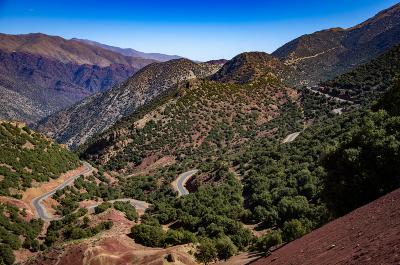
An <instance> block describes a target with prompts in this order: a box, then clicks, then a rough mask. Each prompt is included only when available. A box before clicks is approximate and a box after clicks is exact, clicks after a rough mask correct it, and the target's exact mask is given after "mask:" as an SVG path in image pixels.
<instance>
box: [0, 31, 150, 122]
mask: <svg viewBox="0 0 400 265" xmlns="http://www.w3.org/2000/svg"><path fill="white" fill-rule="evenodd" d="M0 40H1V41H0V83H1V84H2V90H1V93H2V94H3V95H4V98H3V99H5V98H7V100H6V105H5V106H4V105H3V107H2V108H1V111H0V117H1V118H4V119H12V120H21V121H25V122H29V123H32V122H36V121H37V120H39V119H41V118H44V117H46V116H47V115H50V114H51V113H54V112H56V111H58V110H61V109H62V108H65V107H68V106H70V105H72V104H74V103H75V102H77V101H79V100H81V99H83V98H85V97H87V96H89V95H91V94H94V93H97V92H102V91H105V90H107V89H108V88H110V87H112V86H113V85H115V84H117V83H120V82H122V81H125V80H126V79H127V78H128V77H129V76H131V75H132V74H133V73H135V72H136V71H138V70H139V69H140V68H142V67H143V66H145V65H147V64H149V63H151V62H153V60H146V59H141V58H128V57H123V56H121V55H120V54H115V53H112V52H110V51H108V50H102V49H101V48H93V47H92V46H90V45H86V46H85V44H82V43H80V42H75V41H68V40H64V39H62V38H60V37H54V36H47V35H44V34H28V35H6V34H0ZM13 102H19V103H21V105H19V106H18V107H17V108H16V106H15V105H13Z"/></svg>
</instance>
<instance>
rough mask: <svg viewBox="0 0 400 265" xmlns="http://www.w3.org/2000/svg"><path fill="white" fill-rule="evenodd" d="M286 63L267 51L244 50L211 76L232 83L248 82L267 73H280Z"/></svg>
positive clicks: (213, 78) (216, 79)
mask: <svg viewBox="0 0 400 265" xmlns="http://www.w3.org/2000/svg"><path fill="white" fill-rule="evenodd" d="M283 69H284V65H283V64H282V63H281V62H280V61H279V60H278V59H277V58H275V57H273V56H272V55H270V54H268V53H265V52H244V53H241V54H239V55H237V56H235V57H234V58H232V60H230V61H228V62H227V63H225V64H224V66H223V67H222V68H221V69H220V70H219V71H218V72H217V73H216V74H215V75H213V76H212V77H211V79H212V80H215V81H220V82H228V83H229V82H230V83H239V84H243V83H248V82H251V81H253V80H255V79H256V78H257V77H260V76H262V75H265V74H267V73H273V74H275V75H279V73H280V72H281V71H282V70H283Z"/></svg>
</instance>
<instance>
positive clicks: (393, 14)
mask: <svg viewBox="0 0 400 265" xmlns="http://www.w3.org/2000/svg"><path fill="white" fill-rule="evenodd" d="M399 32H400V4H397V5H395V6H393V7H391V8H389V9H387V10H384V11H382V12H380V13H378V14H377V15H376V16H375V17H373V18H371V19H369V20H367V21H365V22H363V23H361V24H359V25H357V26H354V27H352V28H349V29H341V28H334V29H328V30H323V31H319V32H315V33H313V34H308V35H304V36H301V37H299V38H297V39H295V40H293V41H291V42H289V43H287V44H285V45H284V46H282V47H281V48H279V49H277V50H276V51H275V52H274V53H273V54H272V55H274V56H276V57H277V58H279V59H281V60H282V61H283V62H284V63H285V64H286V65H288V66H290V67H291V68H292V69H295V70H296V71H297V76H296V82H295V83H296V84H315V83H317V82H319V81H325V80H327V79H331V78H333V77H335V76H337V75H339V74H342V73H345V72H347V71H349V70H351V69H353V68H354V67H355V66H357V65H360V64H363V63H366V62H368V61H370V60H371V59H373V58H375V57H377V56H378V55H380V54H382V53H383V52H385V51H387V50H389V49H390V48H391V47H393V46H394V45H397V44H399V43H400V34H399Z"/></svg>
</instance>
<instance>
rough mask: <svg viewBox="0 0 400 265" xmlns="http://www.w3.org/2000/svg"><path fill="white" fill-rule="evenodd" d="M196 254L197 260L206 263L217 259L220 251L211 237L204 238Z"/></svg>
mask: <svg viewBox="0 0 400 265" xmlns="http://www.w3.org/2000/svg"><path fill="white" fill-rule="evenodd" d="M194 256H195V258H196V260H197V261H199V262H202V263H204V264H206V265H207V264H208V263H210V262H213V261H215V260H216V259H217V257H218V252H217V248H216V247H215V244H214V242H213V241H212V240H210V239H203V240H202V241H201V242H200V244H199V246H198V247H197V250H196V253H195V254H194Z"/></svg>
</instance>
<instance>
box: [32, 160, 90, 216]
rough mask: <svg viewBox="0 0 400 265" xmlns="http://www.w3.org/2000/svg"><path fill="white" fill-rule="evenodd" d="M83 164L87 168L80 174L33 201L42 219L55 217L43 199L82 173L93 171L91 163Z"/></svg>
mask: <svg viewBox="0 0 400 265" xmlns="http://www.w3.org/2000/svg"><path fill="white" fill-rule="evenodd" d="M83 165H84V167H85V168H84V169H83V170H82V171H81V172H79V174H76V175H74V176H73V177H71V178H69V179H68V180H67V181H65V182H64V183H62V184H61V185H59V186H57V187H56V188H55V189H53V190H51V191H49V192H47V193H45V194H42V195H40V196H39V197H36V198H34V199H33V200H32V201H31V204H32V206H33V207H34V208H35V210H36V212H37V215H38V216H39V217H40V218H41V219H43V220H44V221H51V220H54V219H55V218H53V217H52V216H51V215H49V214H48V213H47V211H46V208H45V207H44V206H43V205H42V202H43V200H45V199H47V198H48V197H50V196H51V195H53V194H54V193H56V191H57V190H61V189H63V188H65V187H66V186H68V185H70V184H71V183H73V182H74V181H75V180H76V179H77V178H79V176H80V175H84V174H87V173H89V172H92V171H93V167H92V166H91V165H90V164H89V163H86V162H84V163H83Z"/></svg>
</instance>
